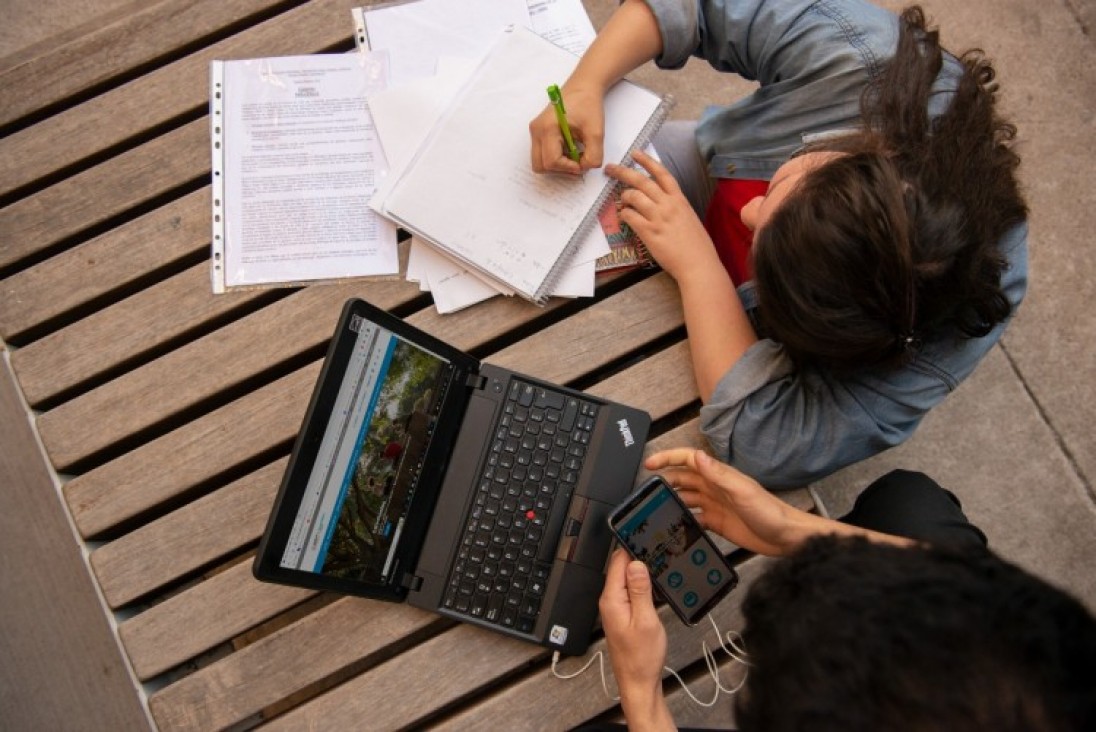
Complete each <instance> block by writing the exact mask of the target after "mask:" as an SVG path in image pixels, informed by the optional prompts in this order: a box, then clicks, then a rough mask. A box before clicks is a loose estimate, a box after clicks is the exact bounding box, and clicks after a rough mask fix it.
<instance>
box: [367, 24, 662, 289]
mask: <svg viewBox="0 0 1096 732" xmlns="http://www.w3.org/2000/svg"><path fill="white" fill-rule="evenodd" d="M577 63H578V57H577V56H575V55H574V54H572V53H570V52H568V51H566V50H564V49H562V48H560V47H558V46H556V45H554V44H552V43H551V42H549V41H546V40H545V39H543V38H541V37H539V36H537V35H536V34H535V33H533V32H532V31H531V30H528V29H525V28H520V27H515V28H512V29H510V30H509V31H506V32H503V33H502V34H501V37H500V39H499V40H498V41H497V42H496V44H495V45H494V46H493V47H492V49H491V51H490V52H489V54H488V56H487V58H486V59H485V60H484V62H483V63H482V64H481V65H480V67H479V68H478V69H477V71H476V73H475V74H474V75H473V77H472V79H471V80H470V81H469V83H468V84H467V85H465V87H463V88H462V90H461V91H460V92H459V93H458V94H457V96H456V100H455V101H454V103H453V104H452V105H451V106H450V108H449V109H448V110H447V112H446V114H445V115H443V117H442V119H441V120H440V121H439V123H438V124H437V125H436V126H435V128H434V130H433V132H432V133H431V135H430V136H429V137H428V138H427V140H426V142H425V143H424V145H423V147H422V148H420V150H419V152H418V154H417V156H416V157H415V159H414V160H413V161H412V163H411V165H410V166H409V168H408V169H407V170H406V171H405V172H404V174H403V175H402V177H401V178H400V179H399V180H398V181H397V182H396V184H395V186H394V188H393V190H392V191H391V193H390V194H389V195H388V197H387V198H386V199H385V202H384V208H385V213H386V214H387V215H389V216H391V217H392V218H394V219H395V220H397V221H398V222H399V223H401V224H402V225H404V226H405V227H407V228H408V229H410V230H412V231H414V232H416V233H418V234H419V235H421V236H423V237H424V238H426V239H428V240H429V241H431V242H433V243H434V244H435V245H437V246H439V247H441V248H442V249H443V250H445V251H447V252H449V253H451V254H452V255H454V256H456V257H457V258H458V259H460V260H462V261H464V262H465V263H467V264H469V265H471V266H473V267H477V268H479V269H481V270H482V271H483V272H485V273H486V274H488V275H489V276H491V277H495V278H497V279H499V280H501V281H502V282H504V283H505V284H507V285H509V286H511V287H513V288H514V289H515V290H517V291H518V292H519V293H520V294H523V295H524V296H526V297H529V298H533V297H535V295H536V293H537V292H538V290H539V289H540V287H541V285H542V284H543V283H544V282H545V280H546V278H547V277H548V275H549V273H550V272H551V270H552V268H553V266H554V265H555V263H556V261H557V260H558V259H559V258H560V257H561V255H562V254H563V253H564V251H565V249H566V248H567V247H568V244H569V242H570V241H571V239H572V238H573V237H574V236H575V234H576V232H577V230H578V228H579V225H580V224H581V223H583V220H584V219H585V218H586V214H587V212H589V211H590V210H591V209H592V208H593V206H594V205H595V204H597V203H598V198H599V197H600V196H601V195H602V194H603V192H604V191H605V189H606V186H607V185H608V184H609V183H610V180H609V179H608V178H607V177H606V176H605V174H604V173H603V172H602V171H601V170H600V169H596V170H590V171H587V173H586V174H585V175H584V176H582V177H581V178H572V177H570V176H558V175H538V174H536V173H534V172H533V171H532V169H531V167H530V162H529V145H530V141H529V130H528V125H529V120H530V119H532V118H533V117H534V116H536V115H537V114H538V113H539V112H540V111H541V110H542V109H543V108H544V106H545V105H546V104H547V101H548V99H547V93H546V91H545V90H546V89H547V87H548V86H549V85H550V84H554V83H561V82H562V81H563V80H565V79H566V78H567V77H568V76H569V75H570V73H571V71H572V70H573V69H574V67H575V65H576V64H577ZM660 103H661V99H660V98H659V97H658V96H657V95H656V94H654V93H652V92H650V91H648V90H646V89H643V88H641V87H638V86H636V85H634V84H631V83H629V82H621V83H620V84H617V85H616V86H615V87H613V89H612V90H610V92H609V94H608V95H607V96H606V99H605V125H606V139H605V160H606V162H620V161H621V160H623V159H624V156H625V155H626V154H627V152H628V151H629V150H630V149H631V147H632V145H633V143H634V142H635V141H636V139H637V137H639V135H640V133H641V132H642V131H644V129H645V128H646V127H647V125H648V122H649V120H651V119H652V117H653V116H655V115H656V113H657V111H658V110H659V107H660Z"/></svg>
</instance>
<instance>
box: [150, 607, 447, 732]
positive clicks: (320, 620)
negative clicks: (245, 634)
mask: <svg viewBox="0 0 1096 732" xmlns="http://www.w3.org/2000/svg"><path fill="white" fill-rule="evenodd" d="M309 619H310V621H312V624H318V625H321V626H323V627H325V628H327V632H325V633H323V634H321V635H320V636H317V635H316V634H315V633H312V632H306V631H310V630H311V627H312V625H309V626H307V627H305V626H301V625H300V624H299V623H298V624H293V625H290V626H288V627H286V628H284V629H283V630H281V631H279V632H277V633H275V634H274V635H271V636H269V637H267V638H264V639H263V640H262V641H259V642H257V643H254V644H252V645H250V646H247V647H246V648H244V649H242V650H240V651H237V652H236V653H235V654H233V656H232V658H234V659H238V660H239V661H242V662H244V666H243V667H242V668H246V669H247V673H246V674H245V675H243V676H240V675H238V674H236V669H230V668H228V667H226V666H223V665H218V664H215V665H213V666H210V667H207V669H203V671H207V672H206V673H202V674H193V675H191V676H188V677H187V678H185V679H183V680H182V681H180V682H178V683H176V684H173V685H172V686H169V687H167V688H166V689H163V690H162V691H159V692H157V693H155V694H153V695H152V696H151V697H150V698H149V708H150V709H151V710H152V715H153V717H154V718H155V719H156V723H157V725H158V727H159V728H160V729H161V730H165V731H166V730H212V729H223V728H225V727H228V726H230V725H231V724H233V723H235V722H237V721H240V720H243V719H247V718H248V717H250V716H251V715H253V714H255V713H256V712H258V711H259V710H260V709H261V708H262V707H255V705H254V700H255V699H266V700H270V701H271V702H274V701H277V700H278V699H281V698H284V697H285V696H287V695H288V693H289V692H290V691H291V690H296V689H298V688H300V686H299V684H300V679H301V672H302V670H303V671H306V673H308V674H309V675H310V676H315V677H316V678H321V679H322V678H325V677H326V676H328V675H330V674H334V673H336V672H338V671H340V670H341V669H343V668H346V667H347V666H348V665H349V664H350V663H354V662H359V661H360V660H361V659H368V657H369V656H370V655H372V654H376V653H380V652H383V650H384V649H385V647H386V646H389V645H391V644H393V643H398V642H399V641H401V640H402V639H404V638H406V637H407V636H409V635H412V634H414V633H417V632H422V631H424V630H426V629H428V628H429V627H430V626H432V625H434V626H436V625H440V624H441V623H442V622H443V621H440V620H439V618H438V616H436V615H434V614H433V613H428V612H426V611H423V610H417V609H415V608H413V607H410V606H408V605H394V604H391V603H384V602H380V601H375V600H362V599H358V598H345V599H343V600H341V601H339V602H336V603H333V604H331V605H328V606H327V607H325V608H324V609H322V610H320V611H319V612H316V613H314V614H312V615H311V616H309ZM361 724H362V719H359V720H358V722H357V723H356V724H355V725H354V726H353V727H352V728H360V727H361Z"/></svg>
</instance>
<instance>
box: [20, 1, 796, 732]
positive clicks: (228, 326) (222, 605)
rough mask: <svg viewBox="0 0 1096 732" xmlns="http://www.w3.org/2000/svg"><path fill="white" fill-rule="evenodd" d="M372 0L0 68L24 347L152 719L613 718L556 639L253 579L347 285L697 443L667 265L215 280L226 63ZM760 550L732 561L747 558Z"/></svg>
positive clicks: (714, 715) (165, 33)
mask: <svg viewBox="0 0 1096 732" xmlns="http://www.w3.org/2000/svg"><path fill="white" fill-rule="evenodd" d="M354 4H355V3H353V2H345V1H342V2H340V1H335V0H329V1H324V0H314V1H312V2H307V3H304V4H300V5H295V4H293V3H285V2H276V1H274V0H224V1H220V2H213V1H212V0H210V1H207V2H200V3H195V2H191V0H165V1H163V2H159V3H157V4H154V5H151V6H150V7H148V8H144V9H140V10H136V11H134V12H130V13H128V14H124V15H120V16H119V17H116V18H113V19H109V20H110V22H104V23H89V24H88V25H86V26H84V27H82V28H81V29H80V32H79V33H73V34H71V37H70V38H68V39H66V42H65V43H61V44H57V45H56V46H54V47H51V48H49V49H46V50H44V51H42V52H41V53H40V54H38V55H36V56H35V57H33V58H30V59H28V60H27V62H26V63H23V64H20V65H16V66H13V67H10V68H6V69H3V70H0V80H2V81H0V83H2V85H3V88H4V89H5V92H6V93H5V97H6V100H5V105H4V106H3V108H2V109H0V125H2V126H3V130H4V138H3V140H2V141H0V145H2V147H3V155H0V166H2V172H0V204H2V208H0V237H2V248H0V334H2V336H3V338H4V340H5V342H6V343H7V344H8V345H9V347H10V349H11V358H10V361H11V368H12V369H13V371H14V374H15V376H16V378H17V381H18V385H19V387H20V388H21V389H22V392H23V395H24V396H25V398H26V401H27V402H28V403H29V405H30V407H31V408H32V409H33V410H34V412H35V414H36V427H37V430H38V433H39V435H40V437H41V441H42V444H43V445H44V447H45V451H46V453H47V454H48V462H49V464H50V467H51V468H52V469H53V470H55V471H56V473H57V474H58V475H59V476H60V478H61V480H62V481H63V495H64V500H65V503H66V508H67V510H68V512H69V513H70V514H71V519H72V521H73V522H74V524H75V526H76V528H77V530H78V532H79V534H80V536H81V538H82V541H83V542H84V544H85V546H86V547H87V549H88V550H89V552H90V553H89V555H88V556H89V557H90V569H91V571H92V573H93V578H94V581H95V582H96V583H97V585H98V587H99V589H100V590H101V593H102V596H103V597H104V598H105V600H106V603H107V604H108V605H109V608H110V611H111V613H110V614H111V615H112V617H113V619H114V620H115V621H116V623H117V625H116V627H117V634H118V637H119V639H120V643H121V647H122V648H123V649H124V653H125V655H126V657H127V659H128V663H129V664H130V666H131V669H132V672H133V675H134V682H135V683H137V684H138V686H139V688H140V689H141V690H142V693H143V694H144V693H147V701H148V707H149V710H150V712H151V718H152V720H153V721H154V723H155V725H156V726H158V727H159V728H161V729H165V730H176V729H203V730H208V729H222V728H227V727H234V726H237V727H248V726H252V725H254V724H258V723H260V722H263V721H266V720H271V721H270V724H271V726H272V727H274V728H286V729H297V728H303V727H308V728H313V727H314V728H332V729H365V728H368V729H390V728H400V727H406V726H419V725H424V724H428V723H429V724H431V725H435V724H436V725H437V726H440V727H446V728H466V727H477V728H489V729H497V728H512V729H533V728H552V729H555V728H566V727H570V726H573V725H576V724H581V723H583V722H584V721H586V720H590V719H594V718H599V717H600V716H601V715H607V716H608V717H613V716H615V715H616V714H618V710H617V709H616V706H615V704H614V702H613V701H611V700H610V699H608V698H606V697H605V695H604V694H603V692H602V690H601V686H600V683H599V682H598V680H597V670H596V664H595V666H594V668H593V669H592V670H591V671H589V672H587V673H586V674H585V675H583V676H582V677H580V678H579V679H576V680H572V681H563V680H558V679H556V678H553V675H552V672H551V668H550V663H549V655H548V654H547V652H546V651H545V650H544V649H542V648H540V647H538V646H535V645H531V644H526V643H522V642H518V641H514V640H510V639H507V638H504V637H502V636H500V635H497V634H494V633H490V632H486V631H483V630H479V629H476V628H473V627H470V626H464V625H461V624H456V623H453V622H451V621H448V620H446V619H443V618H441V617H440V616H437V615H434V614H431V613H427V612H423V611H420V610H416V609H413V608H410V607H407V606H402V605H392V604H386V603H379V602H372V601H365V600H360V599H353V598H344V597H336V596H329V595H320V594H316V593H313V592H310V591H305V590H301V589H295V588H290V587H281V586H276V585H270V584H260V583H258V582H256V581H255V580H253V579H252V577H251V571H250V561H251V557H252V554H253V552H254V548H255V545H256V543H257V540H258V537H259V535H260V533H261V531H262V529H263V526H264V524H265V520H266V517H267V513H268V511H269V509H270V505H271V501H272V499H273V496H274V493H275V491H276V489H277V486H278V483H279V480H280V477H281V473H282V471H283V469H284V467H285V464H286V459H287V455H288V451H289V448H290V445H291V443H292V440H293V438H294V436H295V434H296V431H297V429H298V427H299V424H300V420H301V417H302V414H303V412H304V408H305V405H306V403H307V399H308V397H309V394H310V392H311V388H312V385H313V382H314V380H315V378H316V375H317V373H318V371H319V367H320V359H321V358H322V356H323V352H324V349H325V346H326V343H327V340H328V338H329V337H330V334H331V332H332V330H333V327H334V324H335V319H336V317H337V315H338V313H339V310H340V307H341V305H342V303H343V302H344V301H345V300H346V299H347V298H348V297H351V296H360V297H364V298H366V299H368V300H370V301H371V302H373V303H375V304H377V305H379V306H381V307H384V308H386V309H388V310H390V311H392V312H394V313H396V314H398V315H400V316H402V317H404V318H406V319H407V320H408V321H410V322H412V323H414V324H415V325H416V326H418V327H419V328H422V329H424V330H426V331H428V332H430V333H433V334H435V335H437V336H439V337H441V338H444V339H445V340H447V341H448V342H450V343H452V344H454V345H455V346H457V347H459V348H462V349H464V350H467V351H470V352H472V353H473V354H475V355H476V356H478V357H481V358H483V359H485V360H489V361H492V362H495V363H498V364H502V365H505V366H508V367H510V368H513V369H517V370H521V371H525V372H527V373H530V374H533V375H535V376H538V377H541V378H544V379H549V380H554V381H559V382H562V383H567V384H570V385H574V386H576V387H578V388H581V389H585V390H588V391H590V392H591V393H593V394H597V395H599V396H603V397H607V398H612V399H616V400H619V401H622V402H626V403H629V404H633V405H636V406H639V407H641V408H643V409H646V410H647V411H648V412H650V413H651V415H652V417H653V419H654V429H653V433H652V440H651V444H650V446H649V448H648V449H649V450H650V449H656V448H659V447H667V446H674V445H680V444H700V439H699V437H698V434H697V428H696V416H697V410H698V405H699V403H698V398H697V393H696V386H695V383H694V381H693V377H692V371H691V366H690V362H689V353H688V348H687V344H686V342H685V340H684V338H685V332H684V326H683V321H682V314H681V310H680V306H679V302H678V296H677V289H676V286H675V285H674V283H673V282H672V280H670V278H669V277H668V276H666V275H665V274H663V273H659V272H654V271H637V272H630V273H626V274H623V275H616V276H613V277H609V278H605V279H604V280H603V281H602V282H600V283H599V286H598V291H597V296H596V297H595V298H593V299H583V300H580V301H576V302H565V301H553V302H552V303H551V304H550V305H549V306H547V307H546V308H544V309H540V308H537V307H534V306H532V305H530V304H528V303H526V302H524V301H520V300H517V299H505V298H496V299H495V300H493V301H491V302H488V303H485V304H482V305H479V306H476V307H473V308H470V309H468V310H466V311H463V312H461V313H458V314H455V315H449V316H440V315H438V314H437V313H436V312H435V310H434V308H433V306H432V303H431V301H430V300H429V297H428V296H424V295H422V294H421V293H420V292H419V291H418V289H417V286H416V285H414V284H411V283H408V282H405V281H402V280H398V281H385V282H367V283H354V284H344V285H326V286H313V287H307V288H301V289H278V290H264V291H254V292H247V293H237V294H228V295H221V296H213V295H212V294H211V292H210V285H209V263H208V256H209V254H208V250H209V241H210V200H209V199H210V194H209V191H210V188H209V183H208V179H209V173H210V164H209V160H210V154H209V124H208V119H207V101H208V83H207V78H208V65H209V61H210V60H211V59H215V58H249V57H255V56H272V55H289V54H301V53H314V52H323V51H346V50H349V49H351V48H352V47H353V43H352V37H351V33H352V26H351V22H350V12H349V10H350V8H351V7H352V6H353V5H354ZM135 7H136V6H135ZM792 498H793V500H795V501H796V502H798V503H800V504H801V505H802V504H804V503H805V502H806V501H807V499H806V497H805V495H798V494H795V495H793V496H792ZM760 566H761V563H760V562H759V561H757V560H749V561H747V562H745V563H744V564H743V565H742V566H741V571H742V575H743V580H744V584H748V582H749V580H750V579H751V578H752V577H754V576H755V575H756V574H757V572H758V571H759V569H760ZM743 594H744V592H742V591H738V592H736V593H734V594H733V595H732V598H731V599H729V600H728V601H726V602H724V603H723V604H722V605H721V606H720V607H719V609H718V611H717V612H716V614H715V615H716V618H717V620H718V621H719V623H720V625H721V626H723V627H725V628H728V629H729V628H733V627H736V626H737V625H738V623H739V618H738V615H737V613H738V602H739V600H740V599H741V597H742V596H743ZM664 610H665V609H664ZM664 615H665V617H666V620H667V627H668V629H669V630H670V639H671V640H670V644H671V649H672V650H671V655H670V663H671V665H673V666H674V667H675V668H679V669H684V670H685V671H686V673H687V675H689V676H690V677H692V678H695V677H697V676H698V674H699V673H700V672H701V670H702V667H703V662H702V660H701V651H700V639H701V638H702V637H704V638H706V639H707V641H708V643H709V644H711V643H713V642H714V636H713V634H712V632H711V630H710V628H705V627H704V626H700V627H698V628H697V629H695V630H690V629H686V628H685V627H684V626H682V625H681V624H680V623H679V622H678V621H677V620H675V619H673V618H672V617H671V616H670V615H669V613H668V612H664ZM602 647H603V642H601V641H598V642H597V643H596V644H595V646H594V650H597V649H600V648H602ZM576 666H577V664H576V663H575V662H574V661H573V660H570V661H567V662H566V663H565V664H563V668H564V669H567V670H571V669H574V668H575V667H576ZM732 675H733V669H732ZM696 684H697V688H698V690H700V691H702V693H703V694H704V695H708V694H710V685H709V684H705V683H703V682H701V681H696ZM667 691H668V692H669V693H671V695H672V698H673V704H674V706H675V709H677V710H678V711H679V714H680V717H679V720H680V721H682V722H687V721H688V722H693V723H708V724H713V725H714V724H718V723H725V722H726V721H728V720H729V711H728V710H729V705H730V702H729V701H723V702H721V703H720V704H719V705H718V706H717V707H716V709H715V710H714V711H713V712H710V713H709V714H710V715H711V716H708V717H705V716H704V715H702V714H698V713H697V712H696V711H695V707H692V706H690V705H688V704H687V703H686V702H685V701H684V700H683V699H682V698H681V694H680V693H679V692H678V691H677V686H676V685H675V684H668V685H667Z"/></svg>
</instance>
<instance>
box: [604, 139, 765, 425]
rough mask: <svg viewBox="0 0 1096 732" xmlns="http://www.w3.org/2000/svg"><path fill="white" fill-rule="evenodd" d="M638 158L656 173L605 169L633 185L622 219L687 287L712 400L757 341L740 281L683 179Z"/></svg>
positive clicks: (699, 365)
mask: <svg viewBox="0 0 1096 732" xmlns="http://www.w3.org/2000/svg"><path fill="white" fill-rule="evenodd" d="M632 157H633V158H634V159H635V161H636V162H637V163H639V164H640V165H642V166H643V168H644V169H645V170H646V171H647V172H648V173H649V174H650V177H647V176H646V175H644V174H643V173H641V172H639V171H637V170H631V169H629V168H625V167H621V166H619V165H608V166H606V168H605V172H606V173H607V174H608V175H610V176H612V177H614V178H616V179H617V180H619V181H621V182H622V183H624V185H625V186H628V188H627V190H625V191H624V193H623V194H621V201H622V202H623V203H624V208H623V209H622V210H621V213H620V219H621V221H623V222H624V223H626V224H627V225H628V226H631V227H632V229H633V230H635V232H636V234H637V235H638V236H639V238H640V239H641V240H642V241H643V243H644V245H645V246H646V247H647V248H648V250H650V252H651V255H652V256H654V258H655V260H656V261H658V263H659V265H661V266H662V268H663V269H664V270H666V272H667V273H669V274H670V276H671V277H673V278H674V280H676V281H677V286H678V288H679V289H680V290H681V306H682V309H683V311H684V315H685V328H686V329H687V330H688V332H689V350H690V353H691V354H692V357H693V372H694V374H695V376H696V385H697V389H698V390H699V392H700V399H701V401H703V402H704V403H707V402H708V401H709V399H710V398H711V396H712V393H713V392H714V391H715V387H716V385H717V384H718V383H719V380H720V379H721V378H722V377H723V375H724V374H726V373H727V372H728V371H729V370H730V369H731V367H732V366H734V364H735V363H736V362H737V361H738V359H740V358H741V357H742V354H744V353H745V352H746V350H747V349H749V347H750V346H751V345H753V344H754V343H756V342H757V334H756V333H755V332H754V329H753V325H752V324H751V323H750V320H749V318H748V317H747V316H746V310H745V308H743V307H742V301H741V300H739V298H738V292H736V291H735V288H734V284H733V283H732V282H731V279H730V277H729V276H728V275H727V270H725V269H724V268H723V264H722V262H720V260H719V255H718V254H717V253H716V250H715V246H714V245H713V244H712V240H711V238H710V237H709V236H708V232H707V231H706V230H705V229H704V224H703V223H701V221H700V219H698V218H697V216H696V213H695V212H694V211H693V209H692V207H691V206H690V205H689V202H688V201H687V200H686V199H685V196H684V195H683V194H682V193H681V189H680V187H679V186H678V185H677V181H675V180H674V178H673V176H672V175H671V174H670V172H669V171H668V170H666V168H664V167H663V166H662V165H660V164H659V163H658V162H657V161H655V160H654V159H653V158H651V157H649V156H647V155H645V154H644V153H643V152H641V151H638V150H637V151H634V152H633V153H632Z"/></svg>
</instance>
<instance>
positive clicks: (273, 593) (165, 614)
mask: <svg viewBox="0 0 1096 732" xmlns="http://www.w3.org/2000/svg"><path fill="white" fill-rule="evenodd" d="M316 594H318V593H316V592H314V591H312V590H305V589H302V588H300V587H288V586H285V585H274V584H269V583H266V582H259V581H258V580H256V579H254V578H253V577H252V576H251V557H250V556H248V557H244V558H242V559H241V561H240V562H239V563H237V564H235V565H233V566H232V567H229V568H228V569H226V570H224V571H223V572H219V573H217V574H215V575H213V576H212V577H210V578H209V579H207V580H205V581H204V582H200V583H199V584H197V585H195V586H194V587H192V588H190V589H188V590H187V591H186V592H183V593H180V594H178V595H175V596H173V597H170V598H168V599H167V600H165V601H163V602H161V603H159V604H158V605H154V606H152V607H151V608H149V609H148V610H146V611H145V612H143V613H141V614H140V615H137V616H135V617H133V618H131V619H129V620H127V621H125V622H123V623H122V624H121V625H119V626H118V637H119V638H120V639H121V641H122V645H123V646H124V647H125V649H126V654H127V655H128V656H129V660H130V663H132V664H133V670H134V673H136V674H137V676H138V678H140V679H142V680H147V679H150V678H152V677H153V676H156V675H157V674H160V673H163V672H164V671H167V670H168V669H170V668H172V667H174V666H177V665H178V664H180V663H182V662H183V661H185V660H186V659H188V658H193V657H194V656H197V655H198V654H199V653H202V652H204V651H207V650H209V649H210V648H213V647H214V646H216V645H217V644H219V643H224V642H225V641H227V640H229V639H231V638H232V637H233V636H236V635H239V634H240V633H243V632H245V631H247V630H250V629H251V628H253V627H255V626H256V625H258V624H259V623H261V622H263V621H264V620H269V619H270V618H272V617H273V616H275V615H277V614H278V613H280V612H283V611H285V610H288V609H289V608H291V607H293V606H294V605H297V604H299V603H302V602H304V601H305V600H307V599H309V598H310V597H314V596H315V595H316ZM256 619H258V620H256Z"/></svg>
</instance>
